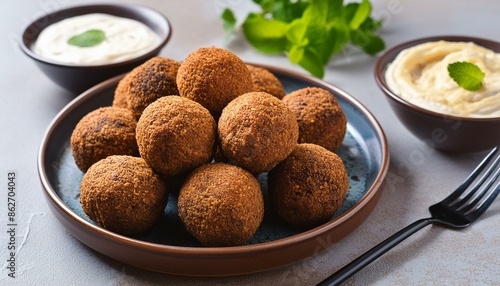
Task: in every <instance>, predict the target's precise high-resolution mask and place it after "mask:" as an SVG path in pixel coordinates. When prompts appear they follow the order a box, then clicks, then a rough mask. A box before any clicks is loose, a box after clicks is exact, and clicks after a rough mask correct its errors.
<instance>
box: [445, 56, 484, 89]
mask: <svg viewBox="0 0 500 286" xmlns="http://www.w3.org/2000/svg"><path fill="white" fill-rule="evenodd" d="M448 74H449V75H450V77H451V78H452V79H453V80H454V81H455V82H456V83H457V84H458V85H459V86H461V87H463V88H464V89H466V90H469V91H476V90H478V89H480V88H481V87H482V86H483V82H482V81H483V78H484V72H483V71H481V69H480V68H479V67H478V66H476V65H475V64H473V63H469V62H454V63H451V64H449V65H448Z"/></svg>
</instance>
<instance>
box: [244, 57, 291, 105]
mask: <svg viewBox="0 0 500 286" xmlns="http://www.w3.org/2000/svg"><path fill="white" fill-rule="evenodd" d="M247 68H248V71H250V76H251V77H252V86H253V91H263V92H267V93H269V94H271V95H274V96H275V97H277V98H279V99H282V98H283V97H284V96H285V89H284V88H283V84H282V83H281V81H280V80H279V79H278V78H277V77H276V76H275V75H274V74H273V73H271V72H270V71H269V70H267V69H265V68H261V67H256V66H252V65H248V64H247Z"/></svg>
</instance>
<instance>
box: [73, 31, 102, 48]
mask: <svg viewBox="0 0 500 286" xmlns="http://www.w3.org/2000/svg"><path fill="white" fill-rule="evenodd" d="M105 39H106V34H104V32H103V31H102V30H97V29H92V30H88V31H85V32H83V33H81V34H79V35H74V36H73V37H71V38H69V39H68V44H70V45H73V46H77V47H81V48H88V47H93V46H97V45H99V44H100V43H102V42H103V41H104V40H105Z"/></svg>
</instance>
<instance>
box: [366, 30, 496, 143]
mask: <svg viewBox="0 0 500 286" xmlns="http://www.w3.org/2000/svg"><path fill="white" fill-rule="evenodd" d="M456 63H465V64H467V65H473V66H475V67H476V68H478V70H479V72H480V73H481V74H482V75H483V76H482V77H481V78H479V79H478V78H474V80H476V81H478V84H479V86H478V87H475V88H474V89H470V88H466V87H462V85H463V82H460V80H469V78H468V77H474V74H470V73H469V71H468V70H465V69H463V70H460V69H459V70H457V71H454V70H452V69H450V66H452V65H454V64H456ZM453 72H455V74H456V73H459V74H460V76H462V78H460V79H457V78H456V77H454V76H455V74H453ZM374 75H375V80H376V82H377V85H378V86H379V88H380V89H381V90H382V92H383V93H384V94H385V95H386V99H387V100H388V102H389V105H390V106H391V108H392V110H393V111H394V113H395V114H396V116H397V117H398V118H399V119H400V121H401V122H402V123H403V125H404V126H405V127H406V128H407V129H408V130H409V131H411V132H412V133H413V134H414V135H415V136H416V137H417V138H419V139H421V140H423V141H424V142H425V143H427V144H428V145H429V146H431V147H433V148H436V149H439V150H443V151H451V152H476V151H482V150H486V149H489V148H492V147H494V146H496V145H498V144H499V143H500V43H499V42H495V41H492V40H488V39H481V38H474V37H467V36H436V37H427V38H420V39H416V40H412V41H408V42H405V43H401V44H398V45H396V46H394V47H392V48H390V49H388V50H387V51H385V52H384V53H383V54H382V55H381V56H380V57H379V58H378V59H377V62H376V64H375V70H374ZM464 77H465V79H463V78H464Z"/></svg>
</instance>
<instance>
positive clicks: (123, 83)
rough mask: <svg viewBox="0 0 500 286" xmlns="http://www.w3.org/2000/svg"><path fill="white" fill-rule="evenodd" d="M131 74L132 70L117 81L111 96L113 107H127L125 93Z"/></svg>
mask: <svg viewBox="0 0 500 286" xmlns="http://www.w3.org/2000/svg"><path fill="white" fill-rule="evenodd" d="M132 74H133V72H132V71H130V72H129V73H127V74H126V75H125V76H124V77H123V78H122V79H121V80H120V81H119V82H118V85H117V86H116V89H115V93H114V96H113V106H114V107H121V108H128V104H127V93H128V88H129V87H130V85H131V83H130V80H131V78H132Z"/></svg>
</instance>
